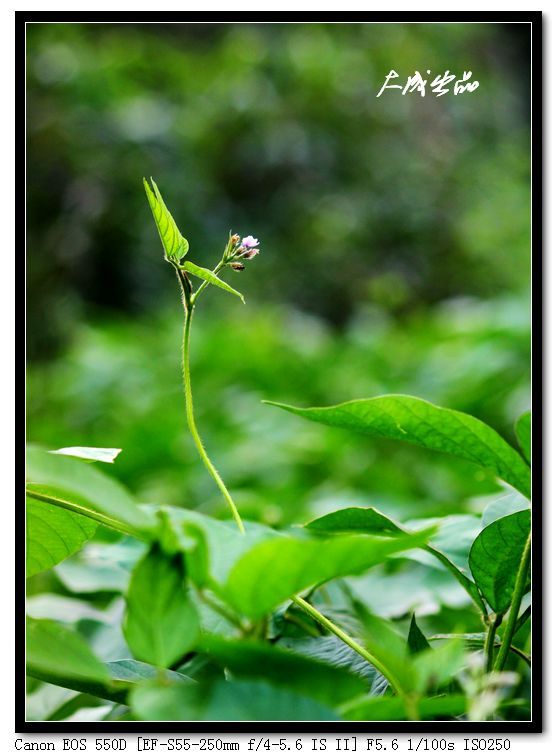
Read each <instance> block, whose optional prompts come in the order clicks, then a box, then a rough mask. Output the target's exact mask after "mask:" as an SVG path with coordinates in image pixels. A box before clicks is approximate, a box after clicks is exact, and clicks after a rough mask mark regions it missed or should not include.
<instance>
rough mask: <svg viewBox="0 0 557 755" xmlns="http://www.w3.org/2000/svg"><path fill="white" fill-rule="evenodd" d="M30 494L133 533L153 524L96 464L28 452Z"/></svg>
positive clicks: (39, 452)
mask: <svg viewBox="0 0 557 755" xmlns="http://www.w3.org/2000/svg"><path fill="white" fill-rule="evenodd" d="M26 471H27V485H26V487H27V493H28V495H29V496H30V497H32V498H34V499H37V500H42V501H44V502H45V503H47V504H50V505H52V506H53V507H54V506H57V507H59V508H63V509H67V510H68V511H71V512H72V513H77V514H83V515H84V516H88V515H89V516H91V517H92V518H93V519H96V520H97V521H98V522H102V523H103V524H106V525H107V526H109V527H110V526H113V527H115V528H116V529H124V530H127V529H129V530H130V531H131V532H133V533H134V534H135V533H138V534H139V533H142V532H148V531H149V530H150V528H151V525H152V521H151V519H150V517H149V516H148V515H147V514H146V513H145V512H144V511H143V510H142V509H141V508H140V507H139V506H138V505H137V503H136V502H135V500H134V499H133V497H132V496H131V494H130V493H129V492H128V491H127V490H126V488H125V487H124V486H123V485H122V484H121V483H119V482H118V481H117V480H115V479H113V478H111V477H109V476H108V475H107V474H105V473H103V472H102V471H101V470H100V469H99V468H98V467H97V466H96V465H93V464H84V463H83V462H82V461H79V460H77V459H71V458H69V457H67V456H57V455H55V454H51V453H48V452H45V451H43V450H41V449H39V448H36V447H33V446H31V447H29V448H28V449H27V470H26Z"/></svg>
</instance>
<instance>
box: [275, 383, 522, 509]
mask: <svg viewBox="0 0 557 755" xmlns="http://www.w3.org/2000/svg"><path fill="white" fill-rule="evenodd" d="M265 403H268V404H271V405H272V406H278V407H279V408H281V409H285V410H286V411H288V412H291V413H292V414H298V415H299V416H300V417H304V418H305V419H309V420H312V421H314V422H320V423H321V424H324V425H331V426H332V427H342V428H345V429H348V430H355V431H356V432H360V433H364V434H366V435H371V436H372V437H374V438H389V439H391V440H404V441H407V442H409V443H415V444H417V445H419V446H422V447H424V448H428V449H431V450H434V451H440V452H442V453H446V454H451V455H453V456H458V457H460V458H462V459H466V460H468V461H471V462H474V463H476V464H479V465H480V466H481V467H484V468H485V469H489V470H491V471H492V472H495V474H496V475H498V476H499V477H501V478H502V479H503V480H506V481H507V482H508V483H509V484H510V485H512V486H513V487H515V488H516V489H517V490H519V491H520V492H521V493H524V495H526V496H529V495H530V469H529V468H528V466H527V464H526V463H525V462H524V460H523V459H522V457H521V456H520V454H519V453H518V452H517V451H515V450H514V448H512V447H511V446H509V444H508V443H507V442H506V441H505V440H503V438H502V437H501V436H500V435H499V434H498V433H496V432H495V430H493V429H492V428H491V427H489V426H488V425H486V424H484V423H483V422H481V421H480V420H479V419H476V418H475V417H472V416H470V415H469V414H463V413H462V412H457V411H454V410H452V409H443V408H441V407H439V406H435V405H434V404H430V403H429V402H428V401H423V400H422V399H419V398H414V397H412V396H402V395H401V396H399V395H392V396H379V397H378V398H370V399H359V400H356V401H348V402H346V403H345V404H339V405H338V406H330V407H321V408H319V407H318V408H310V409H300V408H298V407H295V406H288V405H286V404H280V403H276V402H274V401H266V402H265Z"/></svg>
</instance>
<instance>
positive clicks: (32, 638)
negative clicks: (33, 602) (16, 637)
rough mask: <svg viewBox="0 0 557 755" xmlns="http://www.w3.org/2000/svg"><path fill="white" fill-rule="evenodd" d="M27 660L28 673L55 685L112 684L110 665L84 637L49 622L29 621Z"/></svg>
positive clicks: (30, 619) (41, 620)
mask: <svg viewBox="0 0 557 755" xmlns="http://www.w3.org/2000/svg"><path fill="white" fill-rule="evenodd" d="M26 658H27V673H28V674H29V675H30V676H33V677H35V678H37V679H42V680H43V681H47V682H50V683H51V684H59V685H60V686H62V687H65V686H68V685H67V684H65V683H64V681H65V680H70V681H71V680H73V681H74V682H81V683H83V682H87V683H92V684H100V685H103V684H109V683H110V676H109V673H108V670H107V669H106V666H105V665H104V663H102V662H101V661H100V660H99V659H98V658H97V657H96V656H95V655H94V654H93V651H92V650H91V649H90V648H89V646H88V645H87V644H86V643H85V641H84V640H83V639H82V638H81V637H80V635H78V634H77V633H76V632H74V631H72V630H71V629H68V628H67V627H65V626H62V625H61V624H57V623H56V622H54V621H50V620H49V619H32V618H30V617H28V618H27V637H26Z"/></svg>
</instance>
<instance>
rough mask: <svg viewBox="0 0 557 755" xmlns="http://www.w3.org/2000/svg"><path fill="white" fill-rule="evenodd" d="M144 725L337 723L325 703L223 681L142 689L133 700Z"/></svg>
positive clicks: (257, 684) (147, 685)
mask: <svg viewBox="0 0 557 755" xmlns="http://www.w3.org/2000/svg"><path fill="white" fill-rule="evenodd" d="M130 704H131V707H132V710H133V713H134V715H135V717H136V718H137V719H139V720H143V721H335V720H338V716H337V715H336V714H335V713H334V712H333V711H332V710H330V709H328V708H326V707H325V706H324V705H322V704H321V703H319V702H317V701H315V700H311V699H309V698H307V697H303V696H302V695H298V694H295V693H293V692H289V691H288V690H283V689H277V688H275V687H272V686H270V685H269V684H266V683H265V682H254V681H224V680H219V681H218V682H216V683H215V684H213V685H211V686H207V685H204V684H195V685H187V684H172V685H170V686H162V685H161V684H158V683H156V682H147V683H145V684H142V685H139V686H138V687H137V688H136V689H134V691H133V692H132V694H131V696H130Z"/></svg>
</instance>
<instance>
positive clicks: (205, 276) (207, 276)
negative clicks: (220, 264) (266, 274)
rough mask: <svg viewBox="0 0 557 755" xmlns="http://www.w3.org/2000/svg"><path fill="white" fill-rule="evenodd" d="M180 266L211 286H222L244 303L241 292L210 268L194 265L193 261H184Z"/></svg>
mask: <svg viewBox="0 0 557 755" xmlns="http://www.w3.org/2000/svg"><path fill="white" fill-rule="evenodd" d="M181 267H182V268H183V269H184V270H186V271H187V272H188V273H191V274H192V275H195V276H197V277H198V278H201V279H202V280H204V281H207V282H208V283H211V284H212V285H213V286H218V288H222V289H223V290H224V291H228V293H229V294H234V296H238V297H239V298H240V299H241V300H242V301H243V303H244V304H245V303H246V302H245V300H244V297H243V294H241V293H240V292H239V291H236V289H235V288H232V286H229V285H228V283H225V282H224V281H223V280H221V279H220V278H219V277H218V276H217V275H215V274H214V273H213V272H212V271H211V270H207V268H206V267H199V265H194V263H193V262H184V263H183V264H182V265H181Z"/></svg>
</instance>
